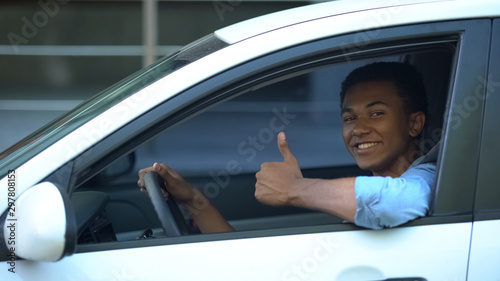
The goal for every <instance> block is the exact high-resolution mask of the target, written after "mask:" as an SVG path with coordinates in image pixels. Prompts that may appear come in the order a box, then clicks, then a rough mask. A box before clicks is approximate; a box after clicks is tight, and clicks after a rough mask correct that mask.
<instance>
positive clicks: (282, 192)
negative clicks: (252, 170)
mask: <svg viewBox="0 0 500 281" xmlns="http://www.w3.org/2000/svg"><path fill="white" fill-rule="evenodd" d="M278 148H279V150H280V152H281V154H282V155H283V162H265V163H263V164H262V165H261V169H260V171H259V172H258V173H257V174H256V175H255V176H256V178H257V183H256V184H255V198H257V200H259V201H260V202H262V203H264V204H267V205H273V206H280V205H289V204H290V202H291V200H293V199H294V197H295V196H296V195H297V194H298V193H297V192H298V191H299V190H300V184H301V182H302V180H303V179H304V177H303V176H302V172H301V171H300V168H299V164H298V162H297V159H295V156H293V154H292V152H291V151H290V147H289V146H288V142H287V140H286V137H285V133H283V132H281V133H279V134H278Z"/></svg>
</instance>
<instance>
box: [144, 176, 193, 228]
mask: <svg viewBox="0 0 500 281" xmlns="http://www.w3.org/2000/svg"><path fill="white" fill-rule="evenodd" d="M144 184H145V185H146V190H147V191H148V195H149V198H150V199H151V203H153V207H154V209H155V211H156V214H157V215H158V219H159V220H160V223H161V226H162V228H163V230H164V231H165V235H166V236H167V237H173V236H181V235H185V234H190V230H189V227H188V225H187V223H186V220H185V219H184V216H183V215H182V212H181V210H180V209H179V205H177V202H175V201H174V199H173V198H172V196H169V197H168V200H167V201H165V200H164V199H163V196H162V194H161V190H160V189H164V190H166V188H165V186H164V181H163V179H162V178H161V177H160V176H159V175H158V174H157V173H156V172H154V171H149V172H147V173H146V175H144Z"/></svg>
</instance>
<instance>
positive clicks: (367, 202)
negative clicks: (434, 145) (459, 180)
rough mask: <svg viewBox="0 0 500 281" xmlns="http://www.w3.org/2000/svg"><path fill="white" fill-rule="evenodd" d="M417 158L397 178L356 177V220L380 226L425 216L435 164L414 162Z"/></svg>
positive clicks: (375, 227)
mask: <svg viewBox="0 0 500 281" xmlns="http://www.w3.org/2000/svg"><path fill="white" fill-rule="evenodd" d="M419 160H420V158H419V159H417V160H416V161H415V162H414V163H413V164H412V166H410V168H409V169H408V170H407V171H406V172H405V173H403V174H402V175H401V176H400V177H399V178H391V177H377V176H373V177H366V176H362V177H357V178H356V182H355V193H356V202H357V204H358V208H357V210H356V215H355V216H354V222H355V224H357V225H359V226H363V227H367V228H372V229H382V228H384V227H395V226H398V225H400V224H403V223H405V222H408V221H410V220H413V219H416V218H418V217H423V216H425V215H426V214H427V211H428V210H429V203H430V200H431V189H432V187H433V184H434V175H435V173H436V164H435V163H424V164H419V165H417V163H418V162H419Z"/></svg>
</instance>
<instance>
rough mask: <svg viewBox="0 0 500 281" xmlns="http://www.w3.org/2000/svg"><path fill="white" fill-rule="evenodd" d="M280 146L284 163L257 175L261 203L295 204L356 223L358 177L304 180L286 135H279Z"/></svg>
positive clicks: (269, 165)
mask: <svg viewBox="0 0 500 281" xmlns="http://www.w3.org/2000/svg"><path fill="white" fill-rule="evenodd" d="M278 147H279V150H280V152H281V154H282V155H283V158H284V161H283V162H266V163H264V164H262V166H261V170H260V171H259V172H258V173H257V174H256V177H257V183H256V184H255V197H256V198H257V200H259V201H260V202H262V203H264V204H267V205H273V206H282V205H292V206H296V207H303V208H309V209H315V210H320V211H323V212H327V213H331V214H334V215H336V216H338V217H340V218H342V219H345V220H348V221H350V222H354V216H355V214H356V209H357V203H356V194H355V192H354V189H355V188H354V187H355V180H356V178H341V179H334V180H324V179H307V178H304V177H303V176H302V172H301V171H300V168H299V165H298V163H297V159H295V157H294V156H293V154H292V152H291V151H290V148H289V147H288V142H287V141H286V138H285V134H284V133H280V134H279V135H278Z"/></svg>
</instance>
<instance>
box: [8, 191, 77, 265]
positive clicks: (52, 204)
mask: <svg viewBox="0 0 500 281" xmlns="http://www.w3.org/2000/svg"><path fill="white" fill-rule="evenodd" d="M71 208H72V206H71V204H70V200H69V197H68V196H67V194H66V193H65V192H63V191H61V190H60V189H59V188H58V187H57V186H56V185H54V184H52V183H50V182H43V183H40V184H37V185H35V186H33V187H32V188H30V189H28V190H26V191H25V192H23V193H22V194H21V195H20V196H19V197H18V198H17V200H16V201H15V202H14V204H13V205H12V206H9V209H7V211H6V212H5V213H4V215H3V216H2V218H1V219H2V220H1V221H2V222H3V227H2V229H3V231H1V232H0V237H1V236H3V237H1V238H2V239H1V240H3V242H4V243H5V245H1V246H0V248H3V249H2V250H3V251H5V250H7V263H9V261H12V260H14V261H15V259H16V256H17V257H19V258H22V259H25V260H30V261H43V262H54V261H58V260H60V259H62V258H63V257H64V256H68V255H71V254H73V252H74V250H75V246H76V237H77V236H76V223H75V218H74V212H73V210H72V209H71ZM1 242H2V241H0V244H3V243H1ZM5 247H6V248H7V249H5ZM3 251H1V252H3ZM4 259H5V256H4V255H3V253H2V260H4Z"/></svg>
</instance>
